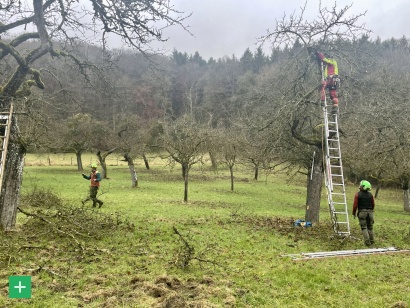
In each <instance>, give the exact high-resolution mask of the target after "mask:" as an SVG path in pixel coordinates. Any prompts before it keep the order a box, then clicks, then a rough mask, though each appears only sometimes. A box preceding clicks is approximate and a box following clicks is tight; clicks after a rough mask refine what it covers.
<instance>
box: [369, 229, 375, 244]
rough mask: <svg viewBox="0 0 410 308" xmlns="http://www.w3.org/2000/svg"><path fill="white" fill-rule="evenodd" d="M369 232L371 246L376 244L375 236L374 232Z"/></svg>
mask: <svg viewBox="0 0 410 308" xmlns="http://www.w3.org/2000/svg"><path fill="white" fill-rule="evenodd" d="M367 231H368V232H369V240H370V244H372V245H373V244H374V235H373V230H367Z"/></svg>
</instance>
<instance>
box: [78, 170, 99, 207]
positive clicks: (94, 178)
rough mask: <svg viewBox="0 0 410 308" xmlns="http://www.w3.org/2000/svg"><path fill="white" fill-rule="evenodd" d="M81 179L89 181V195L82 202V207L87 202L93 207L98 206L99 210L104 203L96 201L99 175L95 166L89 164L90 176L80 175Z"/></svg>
mask: <svg viewBox="0 0 410 308" xmlns="http://www.w3.org/2000/svg"><path fill="white" fill-rule="evenodd" d="M82 176H83V178H84V179H86V180H90V183H91V184H90V195H89V197H88V198H86V199H85V200H83V201H82V203H83V205H84V204H85V203H86V202H87V201H88V200H92V201H93V207H96V206H97V203H98V205H99V208H100V207H101V206H102V205H103V203H104V202H102V201H101V200H98V199H97V192H98V188H99V187H100V181H101V175H100V173H99V172H98V171H97V164H91V172H90V175H86V174H84V173H83V174H82Z"/></svg>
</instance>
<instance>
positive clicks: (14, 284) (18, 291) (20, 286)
mask: <svg viewBox="0 0 410 308" xmlns="http://www.w3.org/2000/svg"><path fill="white" fill-rule="evenodd" d="M9 298H31V276H9Z"/></svg>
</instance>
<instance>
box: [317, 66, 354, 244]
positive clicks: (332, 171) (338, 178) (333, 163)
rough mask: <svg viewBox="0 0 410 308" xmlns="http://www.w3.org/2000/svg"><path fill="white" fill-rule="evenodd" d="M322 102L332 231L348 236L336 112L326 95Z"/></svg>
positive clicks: (325, 162)
mask: <svg viewBox="0 0 410 308" xmlns="http://www.w3.org/2000/svg"><path fill="white" fill-rule="evenodd" d="M322 76H323V66H322ZM323 80H324V79H323ZM322 103H323V105H322V109H323V120H324V139H325V149H324V164H325V170H324V173H325V185H326V189H327V199H328V204H329V211H330V217H331V219H332V223H333V229H334V231H335V232H336V233H337V234H338V235H342V236H349V235H350V225H349V213H348V210H347V202H346V190H345V184H344V177H343V165H342V152H341V150H340V141H339V124H338V114H337V112H334V110H333V109H332V108H333V105H332V104H330V105H328V103H327V100H326V96H325V100H324V101H323V102H322Z"/></svg>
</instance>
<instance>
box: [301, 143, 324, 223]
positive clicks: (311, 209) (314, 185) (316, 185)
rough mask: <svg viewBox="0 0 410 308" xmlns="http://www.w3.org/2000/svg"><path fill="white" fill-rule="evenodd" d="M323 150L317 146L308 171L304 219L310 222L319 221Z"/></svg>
mask: <svg viewBox="0 0 410 308" xmlns="http://www.w3.org/2000/svg"><path fill="white" fill-rule="evenodd" d="M322 152H323V150H322V148H319V147H318V148H317V149H316V151H315V154H314V156H313V159H314V161H313V164H312V168H311V170H309V172H308V178H307V195H306V213H305V220H306V221H310V222H318V221H319V212H320V198H321V195H322V182H323V153H322Z"/></svg>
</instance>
